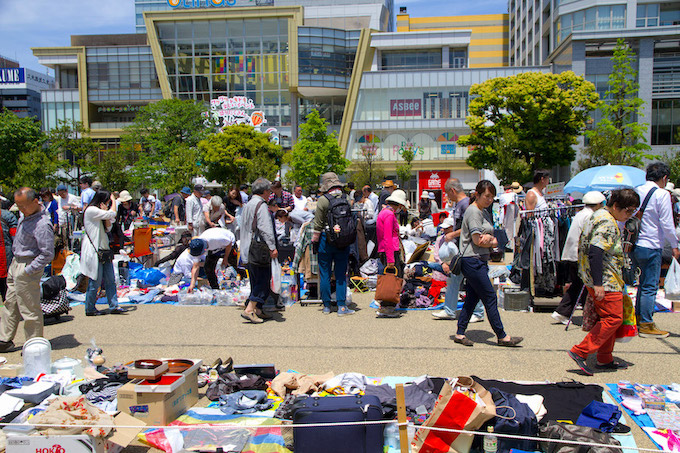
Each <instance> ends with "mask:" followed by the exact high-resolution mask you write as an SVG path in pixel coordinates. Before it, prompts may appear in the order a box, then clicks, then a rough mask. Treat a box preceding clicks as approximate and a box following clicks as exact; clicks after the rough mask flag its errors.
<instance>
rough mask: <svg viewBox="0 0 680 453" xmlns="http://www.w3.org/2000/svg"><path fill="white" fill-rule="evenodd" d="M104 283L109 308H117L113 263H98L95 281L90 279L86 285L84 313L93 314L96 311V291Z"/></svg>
mask: <svg viewBox="0 0 680 453" xmlns="http://www.w3.org/2000/svg"><path fill="white" fill-rule="evenodd" d="M102 280H103V281H104V289H105V290H106V300H107V301H108V302H109V308H112V309H114V308H118V294H117V293H116V278H115V274H114V273H113V263H111V262H108V263H99V269H98V270H97V280H93V279H90V283H89V284H88V285H87V292H86V293H85V313H94V312H95V311H96V310H97V307H96V306H95V304H96V303H97V291H98V290H99V287H100V286H101V284H102Z"/></svg>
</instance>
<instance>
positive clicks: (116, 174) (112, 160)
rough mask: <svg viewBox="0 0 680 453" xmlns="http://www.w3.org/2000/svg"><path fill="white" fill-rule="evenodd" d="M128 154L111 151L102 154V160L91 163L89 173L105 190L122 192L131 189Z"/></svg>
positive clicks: (88, 168)
mask: <svg viewBox="0 0 680 453" xmlns="http://www.w3.org/2000/svg"><path fill="white" fill-rule="evenodd" d="M127 156H128V155H127V153H125V152H123V151H122V150H120V149H110V150H107V151H104V152H102V153H101V160H100V161H97V162H95V161H94V160H93V161H91V162H90V164H89V165H88V167H87V171H88V172H89V173H91V174H93V175H94V177H96V179H97V180H98V181H99V182H101V183H102V186H104V188H105V189H107V190H110V191H116V190H117V191H121V190H129V189H130V168H131V166H130V164H129V159H128V157H127Z"/></svg>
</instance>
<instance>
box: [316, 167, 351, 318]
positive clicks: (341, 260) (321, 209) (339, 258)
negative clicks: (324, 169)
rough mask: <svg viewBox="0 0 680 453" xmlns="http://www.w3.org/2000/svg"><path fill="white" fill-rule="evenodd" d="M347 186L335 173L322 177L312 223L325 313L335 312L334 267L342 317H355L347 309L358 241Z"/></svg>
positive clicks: (325, 174) (339, 311)
mask: <svg viewBox="0 0 680 453" xmlns="http://www.w3.org/2000/svg"><path fill="white" fill-rule="evenodd" d="M343 187H344V184H343V183H341V182H340V179H339V178H338V175H336V174H335V173H333V172H328V173H324V174H323V175H321V186H320V187H319V189H320V190H321V192H322V193H323V196H321V197H319V200H318V201H317V204H316V212H315V214H314V220H313V221H312V228H313V233H312V248H313V250H314V252H315V253H317V254H318V255H319V286H320V289H321V291H320V292H321V300H322V301H323V314H325V315H327V314H330V312H331V267H332V266H333V265H335V266H334V269H335V294H336V296H337V302H338V316H346V315H353V314H354V310H350V309H349V308H347V304H346V298H347V265H348V262H349V247H350V245H352V244H353V243H354V241H355V239H356V235H357V223H356V218H355V217H354V214H353V213H352V209H351V207H350V205H349V202H348V201H347V197H346V196H345V194H344V193H343V192H342V188H343Z"/></svg>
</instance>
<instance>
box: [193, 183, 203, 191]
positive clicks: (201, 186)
mask: <svg viewBox="0 0 680 453" xmlns="http://www.w3.org/2000/svg"><path fill="white" fill-rule="evenodd" d="M194 190H197V191H199V192H203V184H196V185H195V186H194Z"/></svg>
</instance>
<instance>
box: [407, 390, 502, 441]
mask: <svg viewBox="0 0 680 453" xmlns="http://www.w3.org/2000/svg"><path fill="white" fill-rule="evenodd" d="M467 379H469V381H466V383H469V382H470V381H471V384H470V385H471V386H470V387H465V386H461V385H460V384H459V382H457V383H456V385H455V389H454V387H452V386H451V385H450V384H449V383H448V382H447V383H445V384H444V386H443V387H442V390H441V392H440V393H439V398H438V399H437V403H436V404H435V406H434V409H433V410H432V415H430V417H429V418H428V419H427V420H425V423H423V425H422V427H421V428H420V429H419V430H418V431H417V432H416V434H415V436H414V437H413V441H412V443H411V447H412V449H411V451H412V452H413V453H468V452H469V451H470V447H471V445H472V440H473V438H474V436H473V435H471V434H460V433H455V432H448V431H434V430H430V429H426V427H436V428H448V429H461V430H463V429H464V430H476V429H479V428H480V427H481V426H482V425H483V424H484V423H485V422H487V421H489V420H491V418H493V417H494V415H495V413H496V410H495V406H494V404H493V400H492V399H491V395H490V394H489V393H488V392H486V389H484V388H483V387H481V386H480V385H479V384H477V383H475V382H474V381H472V379H471V378H467ZM459 380H460V379H459ZM474 387H478V388H479V389H480V392H477V391H475V390H474ZM481 390H483V392H481ZM463 392H465V393H463ZM481 393H485V394H486V397H488V399H489V403H490V405H489V404H487V403H486V401H483V398H482V396H481ZM491 412H493V414H491Z"/></svg>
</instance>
